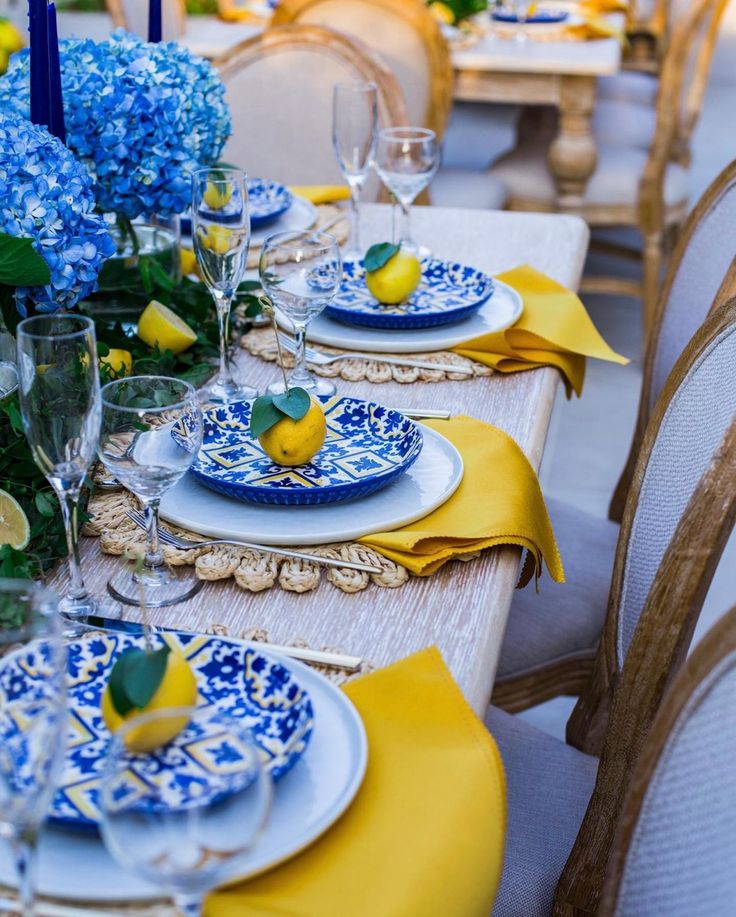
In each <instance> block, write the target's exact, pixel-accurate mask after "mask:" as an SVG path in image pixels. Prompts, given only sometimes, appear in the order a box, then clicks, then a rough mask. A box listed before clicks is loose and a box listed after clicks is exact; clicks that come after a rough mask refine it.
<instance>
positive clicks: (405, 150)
mask: <svg viewBox="0 0 736 917" xmlns="http://www.w3.org/2000/svg"><path fill="white" fill-rule="evenodd" d="M438 166H439V147H438V146H437V135H436V134H435V132H434V131H431V130H429V129H428V128H425V127H387V128H384V129H383V130H382V131H380V132H379V134H378V148H377V150H376V171H377V172H378V174H379V176H380V178H381V181H382V182H383V183H384V185H385V186H386V188H387V189H388V190H389V191H390V192H391V193H392V194H393V195H394V196H395V197H396V199H397V200H398V202H399V206H400V207H401V215H402V220H401V232H400V243H401V247H402V248H404V249H406V250H407V251H410V252H414V253H415V254H417V255H419V256H420V257H425V256H427V255H428V254H429V251H428V250H427V249H420V248H419V247H418V246H417V245H416V244H415V242H414V241H413V239H412V236H411V205H412V204H413V203H414V200H415V198H416V197H417V195H418V194H419V193H420V192H422V191H423V190H424V189H425V188H426V187H427V185H429V183H430V182H431V181H432V178H433V177H434V173H435V172H436V171H437V167H438Z"/></svg>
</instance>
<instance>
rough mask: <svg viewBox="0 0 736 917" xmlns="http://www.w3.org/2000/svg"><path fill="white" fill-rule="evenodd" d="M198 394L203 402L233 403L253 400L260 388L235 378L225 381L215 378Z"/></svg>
mask: <svg viewBox="0 0 736 917" xmlns="http://www.w3.org/2000/svg"><path fill="white" fill-rule="evenodd" d="M197 394H198V396H199V400H200V402H201V403H202V404H231V403H232V402H233V401H252V400H253V399H254V398H257V397H258V389H255V388H253V386H252V385H240V384H239V383H237V382H235V380H234V379H231V380H230V381H229V382H225V383H221V382H218V381H217V379H215V380H214V381H213V382H210V384H209V385H206V386H205V387H204V388H201V389H200V390H199V392H198V393H197Z"/></svg>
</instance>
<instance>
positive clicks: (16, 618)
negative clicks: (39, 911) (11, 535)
mask: <svg viewBox="0 0 736 917" xmlns="http://www.w3.org/2000/svg"><path fill="white" fill-rule="evenodd" d="M19 686H21V687H22V690H19ZM66 731H67V714H66V654H65V649H64V644H63V642H62V639H61V626H60V620H59V616H58V613H57V602H56V597H55V596H54V594H53V593H52V592H50V590H48V589H44V588H42V587H40V586H38V585H36V584H35V583H32V582H31V581H29V580H9V579H0V838H5V839H6V840H7V841H9V843H10V845H11V847H12V849H13V853H14V856H15V862H16V869H17V875H18V895H19V899H20V902H19V903H20V911H21V913H22V914H24V915H26V917H31V915H32V914H33V905H34V899H35V872H36V870H35V866H36V846H37V842H38V835H39V832H40V829H41V825H42V823H43V820H44V818H45V816H46V811H47V809H48V807H49V803H50V802H51V797H52V796H53V792H54V789H55V787H56V784H57V781H58V777H59V774H60V772H61V768H62V765H63V761H64V745H65V740H66Z"/></svg>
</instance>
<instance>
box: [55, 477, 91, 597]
mask: <svg viewBox="0 0 736 917" xmlns="http://www.w3.org/2000/svg"><path fill="white" fill-rule="evenodd" d="M56 496H57V497H58V498H59V503H60V505H61V517H62V519H63V520H64V532H65V534H66V547H67V554H68V556H69V591H68V595H69V597H70V598H72V599H86V598H87V587H86V586H85V585H84V579H83V578H82V565H81V563H80V561H79V527H78V525H77V522H78V517H79V496H80V487H79V485H75V486H74V487H71V488H66V489H64V490H57V491H56Z"/></svg>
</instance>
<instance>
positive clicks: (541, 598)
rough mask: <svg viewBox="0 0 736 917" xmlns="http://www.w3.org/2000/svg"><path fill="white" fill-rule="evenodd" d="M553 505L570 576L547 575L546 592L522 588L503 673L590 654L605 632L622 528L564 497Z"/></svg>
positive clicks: (550, 502) (504, 652) (508, 634)
mask: <svg viewBox="0 0 736 917" xmlns="http://www.w3.org/2000/svg"><path fill="white" fill-rule="evenodd" d="M547 508H548V509H549V514H550V517H551V519H552V525H553V527H554V530H555V535H556V536H557V543H558V545H559V547H560V553H561V555H562V562H563V564H564V565H565V577H566V580H567V582H565V583H564V584H562V585H557V584H555V583H553V582H552V581H551V580H549V579H545V580H544V581H543V582H542V583H541V585H540V592H539V593H536V592H535V591H534V590H533V589H521V590H519V591H518V592H517V593H516V595H515V597H514V601H513V603H512V605H511V611H510V613H509V620H508V624H507V626H506V636H505V637H504V642H503V646H502V648H501V658H500V660H499V665H498V678H499V679H505V678H517V677H520V676H522V675H528V674H531V673H532V672H534V671H535V670H537V669H540V668H543V667H546V666H548V665H553V664H554V663H558V662H564V661H567V660H572V659H575V658H577V657H579V656H588V655H590V651H591V650H593V649H595V647H596V645H597V643H598V639H599V637H600V635H601V629H602V627H603V622H604V620H605V617H606V609H607V606H608V591H609V589H610V588H611V573H612V571H613V559H614V555H615V553H616V541H617V539H618V532H619V528H618V526H617V525H616V524H615V523H614V522H610V521H609V520H608V519H600V518H598V517H597V516H592V515H590V514H588V513H585V512H583V511H582V510H579V509H577V508H576V507H574V506H571V505H570V504H569V503H565V502H563V501H561V500H548V501H547Z"/></svg>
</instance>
